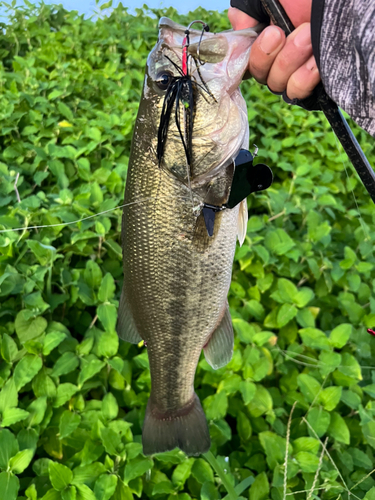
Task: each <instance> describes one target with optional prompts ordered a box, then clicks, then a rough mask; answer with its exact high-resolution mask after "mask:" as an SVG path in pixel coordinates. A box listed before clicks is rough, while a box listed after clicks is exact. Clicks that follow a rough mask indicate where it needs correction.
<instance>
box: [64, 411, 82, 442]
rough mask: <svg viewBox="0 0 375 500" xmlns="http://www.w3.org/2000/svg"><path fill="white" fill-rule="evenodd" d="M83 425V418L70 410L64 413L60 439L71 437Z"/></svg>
mask: <svg viewBox="0 0 375 500" xmlns="http://www.w3.org/2000/svg"><path fill="white" fill-rule="evenodd" d="M80 423H81V417H80V415H78V414H77V413H72V412H71V411H69V410H66V411H64V413H63V414H62V415H61V418H60V424H59V432H60V439H63V438H66V437H68V436H70V434H71V433H72V432H74V431H75V430H76V429H77V427H78V426H79V424H80Z"/></svg>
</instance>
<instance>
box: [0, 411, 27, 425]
mask: <svg viewBox="0 0 375 500" xmlns="http://www.w3.org/2000/svg"><path fill="white" fill-rule="evenodd" d="M28 416H29V412H27V411H25V410H22V409H21V408H6V409H5V410H4V412H3V418H2V420H1V426H2V427H10V426H11V425H13V424H15V423H17V422H21V421H22V420H25V418H27V417H28Z"/></svg>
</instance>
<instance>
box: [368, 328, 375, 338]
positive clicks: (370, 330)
mask: <svg viewBox="0 0 375 500" xmlns="http://www.w3.org/2000/svg"><path fill="white" fill-rule="evenodd" d="M367 331H368V333H369V334H370V335H373V336H374V337H375V331H374V330H372V329H371V328H367Z"/></svg>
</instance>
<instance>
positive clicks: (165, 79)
mask: <svg viewBox="0 0 375 500" xmlns="http://www.w3.org/2000/svg"><path fill="white" fill-rule="evenodd" d="M172 78H173V75H172V73H170V72H169V71H165V70H164V71H160V73H158V74H157V76H156V79H155V83H156V85H157V86H158V87H159V89H160V90H167V88H168V86H169V84H170V83H171V81H172Z"/></svg>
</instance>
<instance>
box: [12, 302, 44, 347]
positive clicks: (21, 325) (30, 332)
mask: <svg viewBox="0 0 375 500" xmlns="http://www.w3.org/2000/svg"><path fill="white" fill-rule="evenodd" d="M15 327H16V332H17V336H18V338H19V340H20V342H21V344H24V343H25V342H27V341H28V340H32V339H35V338H37V337H39V336H40V335H42V333H43V332H44V330H45V329H46V328H47V321H46V320H45V319H44V318H42V317H40V316H38V317H37V318H30V317H29V311H26V310H24V311H20V312H19V313H18V314H17V317H16V321H15Z"/></svg>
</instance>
